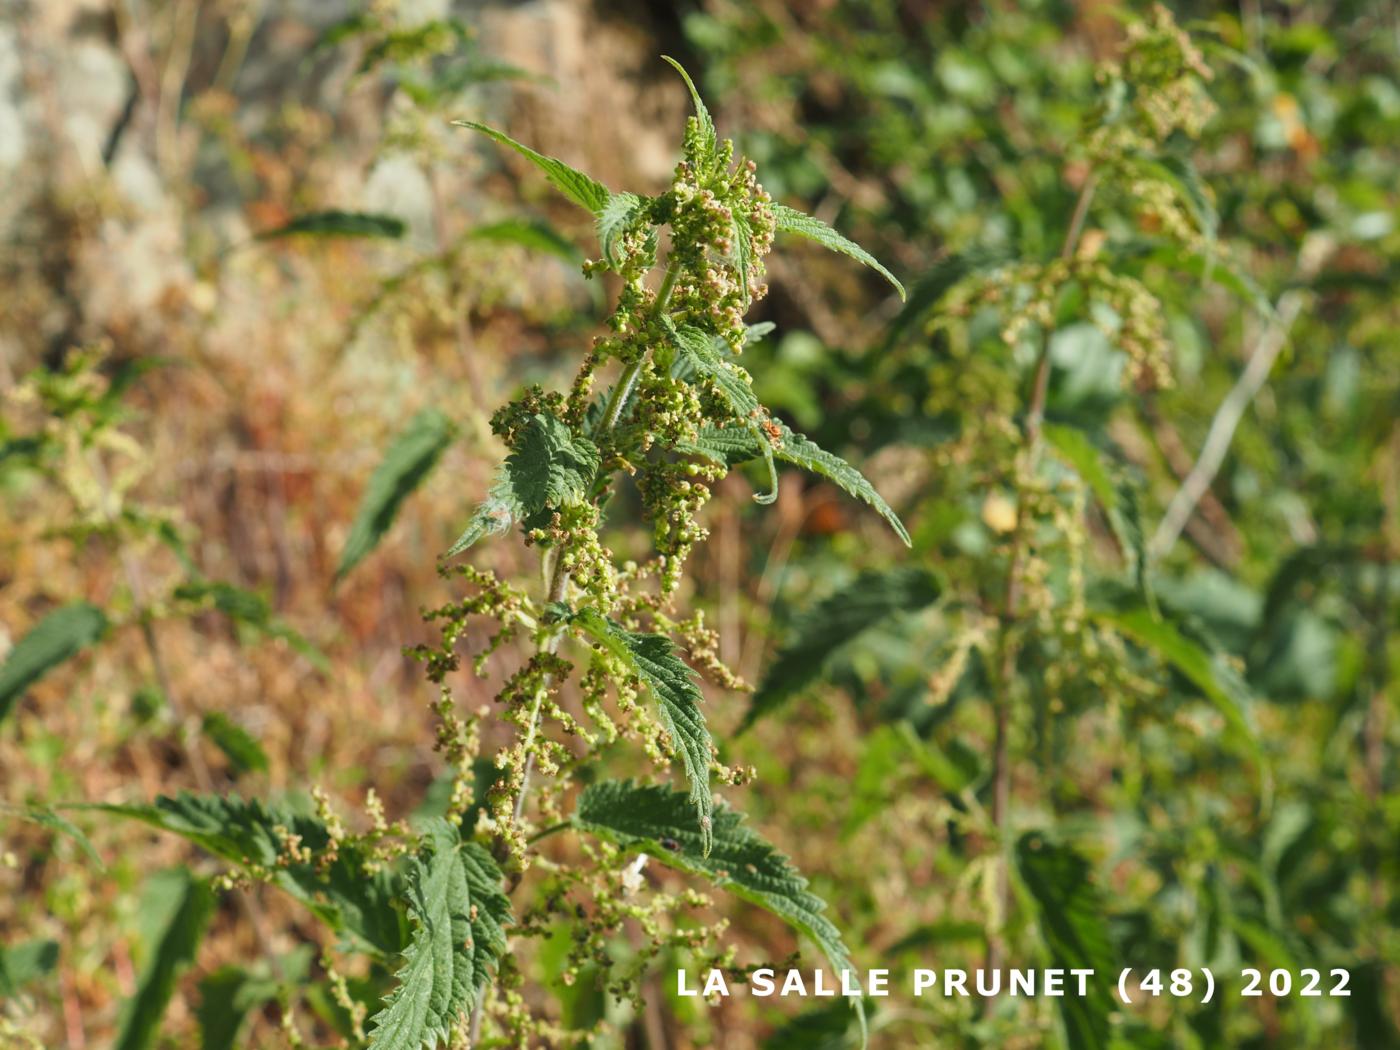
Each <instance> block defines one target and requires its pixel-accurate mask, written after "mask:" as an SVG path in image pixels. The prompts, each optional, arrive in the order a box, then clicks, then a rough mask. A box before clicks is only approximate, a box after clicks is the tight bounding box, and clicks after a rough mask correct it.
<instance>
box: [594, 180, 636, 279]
mask: <svg viewBox="0 0 1400 1050" xmlns="http://www.w3.org/2000/svg"><path fill="white" fill-rule="evenodd" d="M644 204H645V202H644V201H643V200H642V198H641V197H638V196H637V195H636V194H635V193H614V194H613V195H612V196H611V197H609V198H608V203H607V204H606V205H604V206H603V210H602V211H600V212H599V213H598V223H597V228H598V243H599V245H601V247H602V250H603V258H604V259H606V260H607V261H608V263H609V264H612V265H616V264H617V257H616V256H615V255H614V254H613V249H614V248H615V247H616V246H617V239H618V238H619V237H621V236H622V235H623V234H625V233H626V232H627V231H628V230H630V229H631V228H632V227H633V226H634V225H635V224H636V223H637V221H638V219H640V218H641V217H642V214H643V205H644Z"/></svg>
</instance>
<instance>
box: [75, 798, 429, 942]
mask: <svg viewBox="0 0 1400 1050" xmlns="http://www.w3.org/2000/svg"><path fill="white" fill-rule="evenodd" d="M68 808H72V809H88V810H96V811H98V812H103V813H111V814H114V815H116V816H122V817H128V818H130V819H133V820H139V821H142V822H143V823H146V824H149V825H151V826H152V827H155V828H159V829H160V830H162V831H168V832H171V833H172V834H175V835H179V836H181V837H182V838H184V839H187V840H188V841H190V842H193V843H195V844H196V845H198V846H200V847H202V848H203V849H206V850H208V851H209V852H210V853H212V854H214V855H215V856H218V857H222V858H224V859H225V860H227V861H230V862H232V863H233V864H235V865H256V866H258V867H260V868H264V869H267V870H270V871H273V872H275V874H274V876H273V878H272V883H273V885H276V886H277V887H279V888H280V889H282V890H283V891H284V892H286V893H287V894H289V895H290V896H291V897H293V898H294V899H295V900H297V901H299V902H300V903H301V904H303V905H305V906H306V907H307V908H308V909H310V910H311V912H312V913H313V914H314V915H316V917H317V918H319V919H320V920H321V921H322V922H324V923H326V924H327V925H328V926H330V928H331V929H333V930H335V931H336V932H338V933H344V934H347V935H349V936H351V937H353V938H354V939H355V940H356V941H357V942H358V943H359V945H360V946H361V947H363V948H364V949H366V950H367V951H369V952H371V953H373V954H376V955H380V956H384V955H390V954H393V953H394V952H397V951H399V950H400V949H401V948H402V947H403V944H404V929H403V922H402V919H401V916H400V914H399V911H398V909H397V907H396V906H395V902H396V901H397V900H398V898H399V896H400V893H401V885H400V883H401V880H400V878H399V876H398V875H397V874H396V872H395V870H394V869H392V868H390V867H387V866H376V865H373V864H371V863H369V862H370V858H369V857H368V856H366V855H365V853H364V851H363V850H361V849H359V848H358V847H355V846H354V845H352V844H350V843H344V842H342V843H340V845H339V846H338V848H337V853H336V859H335V860H334V861H332V862H330V863H326V864H320V865H318V864H317V863H315V861H314V860H313V862H311V863H302V862H300V861H297V860H294V859H293V858H290V857H288V856H286V855H285V852H284V847H283V840H282V838H281V837H280V836H279V834H278V831H277V828H278V827H282V828H285V829H287V830H288V831H289V832H291V833H292V834H293V835H296V836H298V839H299V841H300V843H301V845H302V846H304V847H305V848H306V849H308V850H310V851H311V852H312V853H313V854H319V853H321V852H322V851H324V850H325V848H326V846H327V845H328V844H329V843H330V834H329V832H328V831H327V830H326V826H325V825H324V824H323V823H321V821H319V820H317V819H316V818H314V817H309V816H305V815H303V814H300V813H293V812H290V811H288V810H284V809H278V808H274V807H271V806H268V805H266V804H264V803H263V802H260V801H258V800H257V799H251V800H248V801H244V800H243V799H241V798H239V797H238V796H236V795H228V796H222V797H220V796H209V795H191V794H181V795H179V796H177V797H175V798H169V797H161V798H158V799H156V801H155V803H154V804H152V805H76V806H71V807H68Z"/></svg>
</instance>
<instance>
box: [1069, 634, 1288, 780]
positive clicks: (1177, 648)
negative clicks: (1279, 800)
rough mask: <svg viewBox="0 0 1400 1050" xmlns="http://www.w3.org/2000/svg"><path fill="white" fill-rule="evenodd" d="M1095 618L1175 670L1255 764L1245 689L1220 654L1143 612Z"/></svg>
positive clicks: (1256, 747) (1256, 749) (1255, 747)
mask: <svg viewBox="0 0 1400 1050" xmlns="http://www.w3.org/2000/svg"><path fill="white" fill-rule="evenodd" d="M1097 616H1098V619H1100V620H1101V621H1103V622H1105V623H1108V624H1110V625H1111V626H1113V627H1115V628H1117V629H1118V630H1120V631H1122V632H1123V633H1124V634H1126V635H1127V636H1128V637H1129V638H1131V639H1133V641H1135V642H1137V643H1138V644H1139V645H1141V646H1143V647H1144V648H1145V649H1148V650H1150V651H1151V652H1153V653H1155V654H1156V655H1157V656H1158V657H1160V658H1161V659H1162V660H1164V661H1165V662H1166V663H1168V664H1170V665H1171V666H1172V667H1173V668H1175V669H1176V670H1177V671H1178V672H1179V673H1180V674H1181V675H1182V676H1183V677H1184V678H1186V679H1187V681H1189V682H1190V683H1191V684H1192V685H1194V686H1195V687H1196V688H1197V689H1198V690H1199V691H1200V693H1201V695H1202V696H1204V697H1205V698H1206V699H1207V700H1208V701H1210V703H1211V706H1213V707H1214V708H1215V709H1216V711H1218V712H1219V713H1220V715H1221V716H1222V717H1223V718H1224V720H1225V726H1226V732H1227V734H1228V735H1229V736H1230V738H1231V739H1233V740H1234V741H1235V742H1236V743H1237V744H1239V745H1241V746H1242V747H1244V748H1245V750H1247V751H1248V752H1249V754H1250V755H1251V756H1252V757H1254V758H1255V759H1256V760H1258V759H1260V758H1261V757H1262V756H1261V753H1260V750H1259V741H1258V738H1257V737H1256V736H1255V735H1254V729H1253V727H1252V726H1251V725H1250V721H1249V714H1248V712H1249V709H1250V706H1251V704H1252V697H1251V696H1250V694H1249V688H1248V686H1246V685H1245V683H1244V680H1243V679H1242V678H1240V676H1239V674H1237V673H1236V672H1235V671H1234V670H1233V669H1232V668H1231V667H1230V666H1229V664H1227V663H1226V661H1225V658H1224V657H1223V656H1222V655H1221V654H1219V653H1213V652H1211V651H1209V650H1208V649H1206V648H1205V647H1204V646H1202V645H1200V644H1198V643H1197V642H1195V641H1193V640H1192V639H1190V638H1188V637H1187V636H1186V635H1185V634H1183V633H1182V632H1181V631H1180V630H1179V629H1178V628H1177V626H1176V625H1175V624H1173V623H1171V622H1170V621H1168V620H1164V619H1162V618H1160V617H1159V616H1156V615H1154V614H1153V612H1152V611H1151V610H1150V609H1147V608H1133V609H1127V610H1109V611H1102V612H1099V613H1098V614H1097Z"/></svg>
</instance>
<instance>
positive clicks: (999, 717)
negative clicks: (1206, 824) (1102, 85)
mask: <svg viewBox="0 0 1400 1050" xmlns="http://www.w3.org/2000/svg"><path fill="white" fill-rule="evenodd" d="M1097 187H1098V178H1097V176H1095V175H1093V174H1090V176H1089V177H1088V178H1087V179H1086V180H1085V181H1084V185H1083V187H1082V188H1081V189H1080V191H1079V199H1078V200H1077V201H1076V202H1075V205H1074V214H1073V215H1072V216H1071V218H1070V223H1069V229H1068V231H1067V232H1066V233H1065V240H1064V244H1063V245H1062V246H1061V248H1060V258H1061V259H1068V258H1070V257H1072V256H1073V255H1074V252H1075V250H1076V249H1077V248H1078V246H1079V238H1080V236H1081V235H1082V234H1083V232H1084V223H1085V220H1086V219H1087V218H1088V215H1089V205H1090V204H1091V203H1092V202H1093V199H1094V191H1095V189H1097ZM1049 390H1050V333H1049V332H1046V333H1045V337H1044V340H1043V341H1042V343H1041V347H1040V355H1039V357H1038V358H1037V359H1036V363H1035V377H1034V378H1033V379H1032V381H1031V394H1030V400H1029V401H1028V402H1027V405H1026V422H1025V431H1024V444H1023V453H1022V454H1023V455H1024V457H1025V469H1026V470H1027V471H1034V470H1035V467H1036V463H1037V461H1038V460H1039V457H1040V447H1041V426H1042V424H1043V423H1044V421H1045V401H1046V397H1047V395H1048V393H1049ZM1028 525H1029V523H1028V522H1027V521H1026V515H1025V500H1024V498H1021V499H1018V500H1017V503H1016V522H1015V525H1014V526H1013V527H1012V531H1011V560H1010V562H1009V564H1008V566H1007V577H1006V597H1005V600H1004V602H1003V606H1002V608H1003V613H1002V629H1001V645H1000V654H1001V666H1000V672H999V676H998V691H997V696H996V699H995V703H994V716H995V720H996V730H995V738H994V741H993V744H992V810H991V818H992V824H993V826H994V827H995V828H996V838H997V848H998V849H999V850H1000V851H1001V863H1000V864H998V865H997V875H996V902H997V913H998V914H997V915H996V917H995V918H996V922H995V928H994V930H993V932H992V935H991V936H990V937H989V938H988V940H987V963H986V968H987V969H988V970H999V969H1001V966H1002V963H1003V961H1004V960H1005V957H1006V938H1005V934H1004V932H1003V931H1004V928H1005V924H1006V919H1007V913H1008V912H1009V911H1010V909H1011V844H1010V842H1009V833H1010V823H1011V821H1010V810H1011V760H1010V747H1011V687H1012V683H1013V681H1014V680H1015V677H1016V639H1015V628H1016V623H1017V621H1018V620H1019V619H1020V616H1021V601H1022V593H1021V569H1022V563H1023V562H1024V561H1025V558H1026V545H1027V539H1028V536H1027V532H1028ZM994 1002H995V998H994V997H993V998H988V999H987V1000H986V1007H987V1010H988V1011H990V1010H991V1008H992V1005H993V1003H994Z"/></svg>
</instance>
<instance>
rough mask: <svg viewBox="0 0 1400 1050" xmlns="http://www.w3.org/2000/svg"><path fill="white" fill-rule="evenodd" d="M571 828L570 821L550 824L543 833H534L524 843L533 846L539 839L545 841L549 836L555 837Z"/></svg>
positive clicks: (572, 823)
mask: <svg viewBox="0 0 1400 1050" xmlns="http://www.w3.org/2000/svg"><path fill="white" fill-rule="evenodd" d="M573 826H574V822H573V821H572V820H561V821H560V822H559V823H558V824H551V825H550V826H549V827H547V828H545V829H544V830H543V831H537V832H535V833H534V834H533V835H531V836H530V837H529V838H528V839H526V840H525V841H526V842H527V843H529V844H530V845H532V846H533V845H534V844H535V843H536V842H539V841H540V839H547V838H549V836H551V835H557V834H559V832H561V831H568V830H569V829H570V828H571V827H573Z"/></svg>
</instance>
